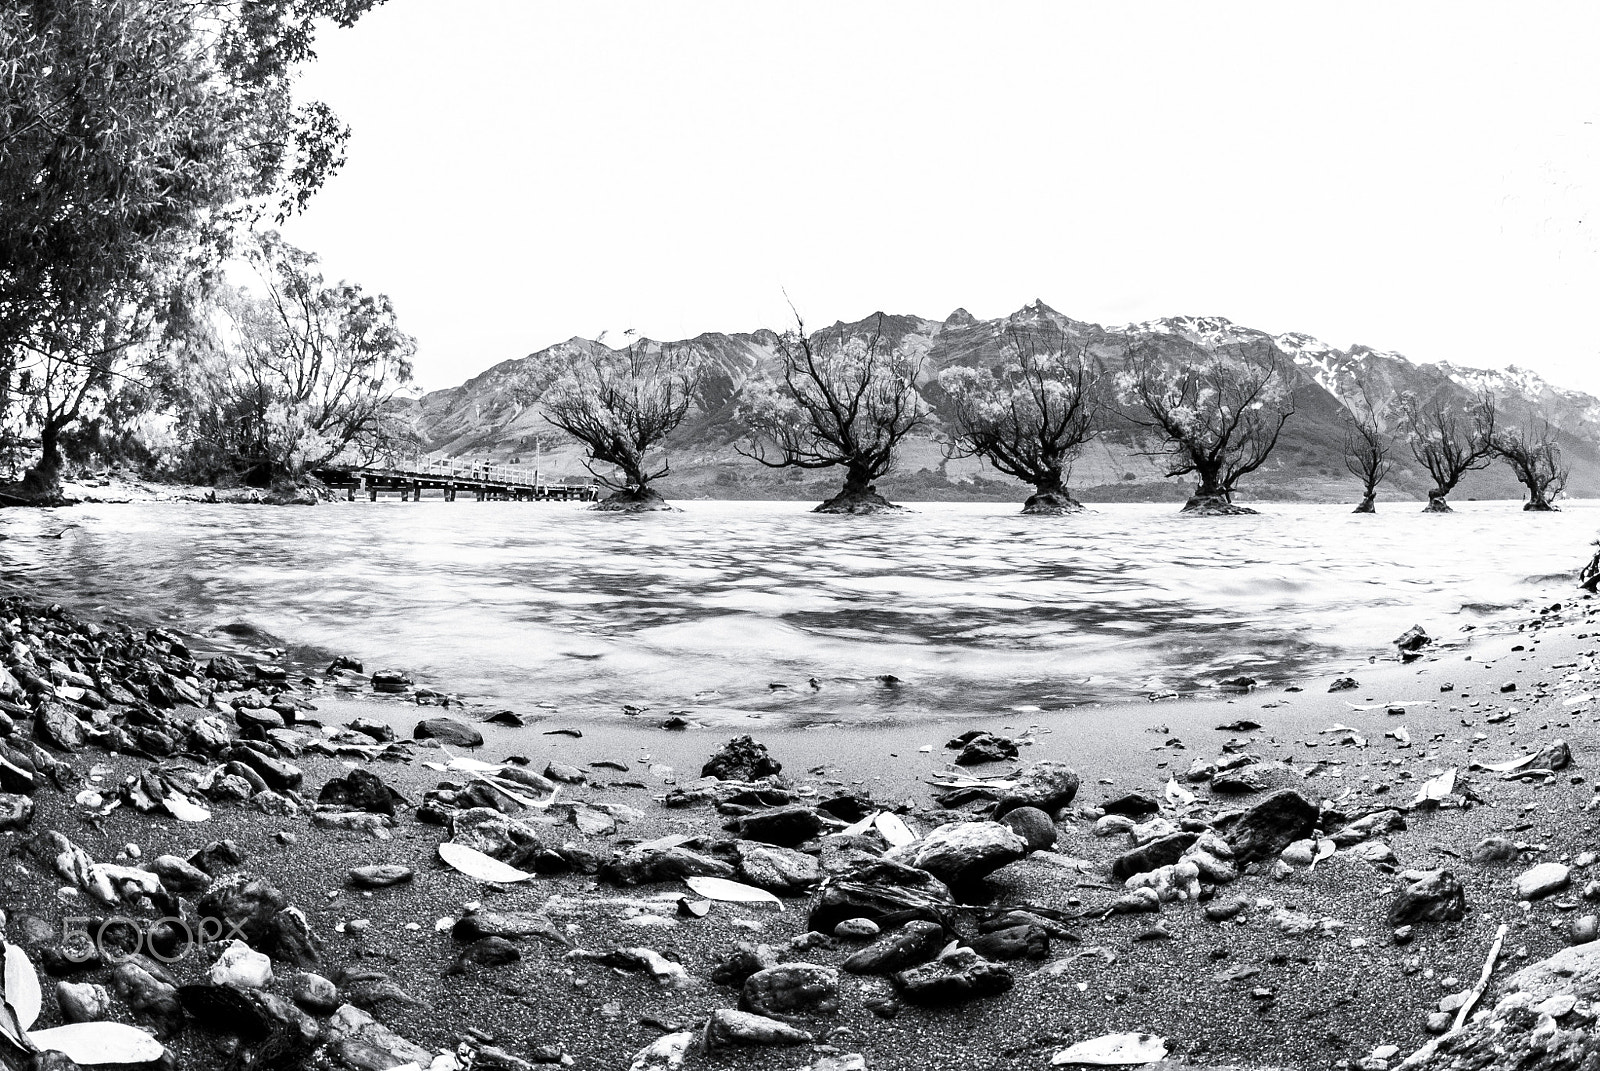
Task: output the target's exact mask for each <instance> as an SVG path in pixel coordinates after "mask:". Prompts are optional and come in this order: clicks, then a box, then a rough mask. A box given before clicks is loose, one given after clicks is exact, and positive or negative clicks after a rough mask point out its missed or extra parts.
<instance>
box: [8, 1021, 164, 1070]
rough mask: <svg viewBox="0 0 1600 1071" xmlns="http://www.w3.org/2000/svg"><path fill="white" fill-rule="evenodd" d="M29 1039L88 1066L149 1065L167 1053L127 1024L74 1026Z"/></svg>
mask: <svg viewBox="0 0 1600 1071" xmlns="http://www.w3.org/2000/svg"><path fill="white" fill-rule="evenodd" d="M28 1038H29V1040H31V1041H32V1042H33V1043H34V1044H35V1045H37V1046H39V1048H41V1049H43V1050H45V1051H46V1052H61V1053H65V1054H66V1055H67V1056H69V1057H71V1058H72V1060H73V1061H74V1062H75V1063H79V1064H83V1065H85V1066H89V1065H96V1064H145V1063H150V1062H151V1061H152V1060H159V1059H161V1058H162V1057H163V1056H165V1055H166V1052H167V1050H166V1049H165V1048H163V1047H162V1045H161V1042H159V1041H157V1040H156V1039H155V1038H154V1037H152V1036H151V1035H150V1034H148V1033H146V1032H145V1031H143V1030H140V1029H139V1028H138V1027H136V1026H129V1025H127V1024H126V1023H72V1024H71V1025H69V1026H57V1027H52V1028H51V1029H49V1030H37V1031H34V1032H33V1033H31V1034H29V1035H28Z"/></svg>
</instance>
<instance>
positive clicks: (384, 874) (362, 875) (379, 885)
mask: <svg viewBox="0 0 1600 1071" xmlns="http://www.w3.org/2000/svg"><path fill="white" fill-rule="evenodd" d="M415 876H416V871H415V870H412V869H411V868H410V867H408V866H400V865H398V864H394V863H389V864H385V865H378V866H358V867H353V868H352V869H351V871H350V884H352V885H354V886H356V887H357V888H360V889H387V888H389V887H390V886H391V885H399V884H400V883H401V882H405V881H410V880H411V879H412V878H413V877H415Z"/></svg>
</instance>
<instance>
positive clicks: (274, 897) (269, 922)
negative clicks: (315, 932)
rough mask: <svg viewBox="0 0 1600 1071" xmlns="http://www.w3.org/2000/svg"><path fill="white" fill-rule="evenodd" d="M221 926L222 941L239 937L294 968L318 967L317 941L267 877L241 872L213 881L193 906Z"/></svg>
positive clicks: (297, 911) (259, 950)
mask: <svg viewBox="0 0 1600 1071" xmlns="http://www.w3.org/2000/svg"><path fill="white" fill-rule="evenodd" d="M196 908H197V910H198V911H199V913H200V917H201V918H202V919H208V918H209V919H215V920H217V921H218V922H220V923H221V924H222V931H221V934H220V938H221V940H224V941H226V940H229V939H231V938H241V939H243V940H244V942H245V943H246V944H248V945H249V946H250V947H251V948H253V949H255V950H256V951H258V952H265V953H266V954H267V955H269V956H271V957H272V958H273V959H276V960H280V961H283V962H285V963H289V964H292V965H294V966H297V967H314V966H316V964H317V948H316V941H315V939H314V938H313V937H312V934H311V929H310V927H309V926H308V925H307V923H306V919H305V915H303V914H302V913H301V912H300V909H299V908H297V907H294V906H293V905H292V904H290V903H289V901H288V898H287V897H285V896H284V895H283V893H282V892H281V891H279V889H278V887H277V886H276V885H273V884H272V883H271V882H269V881H268V880H267V879H266V878H263V877H261V876H259V875H256V874H250V873H245V872H241V873H238V874H230V875H228V876H227V877H225V878H222V879H220V880H218V881H216V882H214V883H213V884H212V886H211V888H210V889H208V890H207V891H206V894H205V895H204V896H202V897H201V898H200V902H199V903H198V904H197V905H196Z"/></svg>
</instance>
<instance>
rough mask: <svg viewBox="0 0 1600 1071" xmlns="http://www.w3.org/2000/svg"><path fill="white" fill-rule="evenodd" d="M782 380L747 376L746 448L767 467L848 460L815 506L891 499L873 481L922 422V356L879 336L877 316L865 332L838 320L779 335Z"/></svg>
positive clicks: (881, 505) (873, 508)
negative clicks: (834, 488) (835, 489)
mask: <svg viewBox="0 0 1600 1071" xmlns="http://www.w3.org/2000/svg"><path fill="white" fill-rule="evenodd" d="M778 354H779V358H780V360H781V362H782V377H783V382H782V383H781V384H777V383H774V382H772V381H771V380H758V381H756V382H753V383H750V384H747V386H746V388H745V397H744V399H743V401H742V402H741V403H740V406H739V413H740V416H741V418H742V419H743V420H744V422H745V423H746V424H747V425H748V426H749V428H750V437H751V441H750V445H749V446H748V447H746V446H740V447H739V448H738V450H739V452H740V453H741V454H743V455H744V456H745V457H748V458H751V459H752V460H755V461H758V462H760V463H761V464H763V465H765V466H767V467H768V468H775V469H777V468H798V469H828V468H835V467H839V468H843V469H844V470H845V478H844V487H843V489H842V490H840V492H839V493H838V494H837V495H835V496H834V497H832V498H830V499H828V500H827V501H826V502H824V503H822V504H821V505H820V506H818V507H817V508H816V512H818V513H874V512H877V511H879V510H884V509H894V508H897V507H895V506H894V505H893V504H892V503H890V502H889V501H888V500H887V499H885V498H884V497H883V496H882V495H880V494H878V489H877V485H876V481H877V480H878V479H879V477H882V476H884V475H886V474H887V473H889V472H890V471H892V470H893V468H894V464H895V460H896V457H897V454H898V452H899V448H900V444H901V443H902V442H904V441H905V438H906V436H908V435H910V434H911V432H913V431H914V430H916V429H917V428H918V427H921V426H922V425H923V424H924V423H925V422H926V420H927V412H926V409H925V408H924V406H923V404H922V400H921V397H920V396H919V395H918V394H917V389H916V379H917V375H918V373H919V372H920V371H921V367H922V361H921V359H920V358H919V357H916V356H913V355H911V354H908V353H906V352H904V351H902V350H897V349H891V348H890V347H888V346H886V345H885V344H884V341H883V318H882V317H881V316H880V317H879V318H878V322H877V324H876V326H875V327H874V329H873V331H872V333H871V334H870V335H861V334H851V333H849V332H848V331H847V330H846V329H845V328H844V327H843V326H842V325H841V326H840V327H837V328H834V329H832V330H829V331H823V332H819V333H818V335H817V337H815V338H811V337H808V336H807V335H806V326H805V322H804V321H803V320H801V319H800V317H799V316H798V315H796V316H795V330H794V331H791V332H789V333H787V334H785V335H782V336H780V337H779V340H778Z"/></svg>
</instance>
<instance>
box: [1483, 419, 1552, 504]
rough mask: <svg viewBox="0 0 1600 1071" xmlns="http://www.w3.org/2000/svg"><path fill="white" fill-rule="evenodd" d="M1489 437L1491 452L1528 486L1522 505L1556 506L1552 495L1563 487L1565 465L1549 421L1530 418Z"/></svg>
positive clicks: (1523, 484)
mask: <svg viewBox="0 0 1600 1071" xmlns="http://www.w3.org/2000/svg"><path fill="white" fill-rule="evenodd" d="M1489 441H1490V446H1491V448H1492V449H1493V451H1494V453H1495V454H1496V455H1497V456H1499V457H1500V458H1501V460H1503V461H1505V463H1506V464H1507V465H1510V466H1511V471H1512V472H1514V473H1516V475H1517V479H1518V480H1519V481H1520V482H1521V483H1522V486H1524V487H1526V488H1527V489H1528V501H1527V502H1525V503H1523V505H1522V508H1523V509H1525V510H1541V511H1551V510H1554V509H1556V506H1555V498H1556V496H1557V495H1559V494H1560V493H1561V492H1562V491H1564V490H1565V489H1566V486H1567V472H1568V469H1567V465H1566V463H1565V462H1564V461H1563V460H1562V458H1561V446H1560V445H1559V444H1558V443H1557V442H1556V434H1555V430H1554V429H1553V428H1551V427H1550V422H1549V421H1548V420H1542V421H1538V422H1532V421H1530V422H1529V423H1528V424H1527V425H1525V426H1524V427H1520V428H1508V429H1506V430H1503V431H1497V432H1495V433H1494V434H1493V435H1492V436H1491V437H1490V440H1489Z"/></svg>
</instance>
